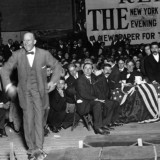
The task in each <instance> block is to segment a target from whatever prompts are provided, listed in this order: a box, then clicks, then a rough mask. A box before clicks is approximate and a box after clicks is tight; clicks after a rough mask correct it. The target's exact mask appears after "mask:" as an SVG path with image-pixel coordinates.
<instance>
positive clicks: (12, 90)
mask: <svg viewBox="0 0 160 160" xmlns="http://www.w3.org/2000/svg"><path fill="white" fill-rule="evenodd" d="M7 94H8V96H9V97H10V98H11V99H15V98H16V96H17V88H16V87H15V86H13V85H11V86H10V87H9V88H8V89H7Z"/></svg>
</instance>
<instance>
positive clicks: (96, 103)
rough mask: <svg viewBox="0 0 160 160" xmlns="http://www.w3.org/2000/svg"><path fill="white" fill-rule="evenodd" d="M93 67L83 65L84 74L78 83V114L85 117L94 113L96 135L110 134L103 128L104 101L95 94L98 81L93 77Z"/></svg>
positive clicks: (89, 64) (88, 64)
mask: <svg viewBox="0 0 160 160" xmlns="http://www.w3.org/2000/svg"><path fill="white" fill-rule="evenodd" d="M92 67H93V66H92V64H91V63H85V64H84V65H83V72H84V74H83V75H81V77H79V78H78V79H77V81H76V99H77V112H78V113H79V114H80V115H82V116H83V115H85V114H88V113H89V112H91V111H92V112H93V119H94V122H93V123H94V130H95V133H96V134H109V131H107V130H105V129H104V128H103V123H102V103H104V100H100V99H98V97H97V96H96V94H95V87H94V85H95V83H96V79H95V78H94V76H92V69H93V68H92Z"/></svg>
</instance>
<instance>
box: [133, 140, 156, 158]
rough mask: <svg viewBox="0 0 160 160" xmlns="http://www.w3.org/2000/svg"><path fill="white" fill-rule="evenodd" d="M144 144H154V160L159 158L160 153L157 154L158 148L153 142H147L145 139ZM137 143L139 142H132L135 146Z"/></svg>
mask: <svg viewBox="0 0 160 160" xmlns="http://www.w3.org/2000/svg"><path fill="white" fill-rule="evenodd" d="M143 144H147V145H152V146H153V152H154V160H157V158H158V155H157V148H156V146H155V145H154V144H153V143H149V142H145V141H144V142H143ZM135 145H137V142H136V143H134V144H132V145H131V146H135Z"/></svg>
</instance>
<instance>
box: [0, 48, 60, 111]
mask: <svg viewBox="0 0 160 160" xmlns="http://www.w3.org/2000/svg"><path fill="white" fill-rule="evenodd" d="M34 61H35V65H36V76H37V83H38V90H39V93H40V96H41V97H42V105H43V107H44V109H45V108H47V107H48V106H49V98H48V86H47V71H46V69H47V68H46V66H50V67H51V68H52V69H53V73H54V74H53V75H52V77H51V81H53V83H56V82H57V81H58V80H59V78H60V75H61V72H62V68H61V65H60V64H59V63H58V61H57V60H56V59H55V58H54V57H53V56H52V55H51V54H50V53H49V52H48V51H46V50H43V49H40V48H36V53H35V57H34ZM27 63H28V59H27V56H26V51H25V49H23V48H22V49H20V50H18V51H16V52H14V53H13V54H12V56H11V57H10V59H9V60H8V62H7V63H5V65H4V66H3V68H2V70H1V77H2V82H3V85H4V88H6V86H7V85H8V84H9V83H11V80H10V74H11V72H12V70H13V68H17V71H18V96H19V101H20V106H21V107H22V108H23V109H25V107H26V106H27V105H26V98H25V96H24V93H25V91H26V90H27V83H26V82H27V77H28V73H29V71H28V69H27V68H28V67H27V65H28V64H27Z"/></svg>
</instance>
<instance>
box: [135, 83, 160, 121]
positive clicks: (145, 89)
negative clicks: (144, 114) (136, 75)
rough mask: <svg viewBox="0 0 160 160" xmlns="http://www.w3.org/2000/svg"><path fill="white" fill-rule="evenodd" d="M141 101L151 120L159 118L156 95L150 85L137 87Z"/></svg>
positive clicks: (145, 84) (159, 109)
mask: <svg viewBox="0 0 160 160" xmlns="http://www.w3.org/2000/svg"><path fill="white" fill-rule="evenodd" d="M137 88H138V91H139V93H140V94H141V96H142V100H143V102H144V104H145V106H146V107H147V109H148V111H149V112H150V114H151V115H152V116H153V118H159V116H160V114H159V113H160V112H159V111H160V108H159V105H158V94H157V91H156V89H155V87H154V86H153V85H152V84H148V83H144V84H140V85H137Z"/></svg>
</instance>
